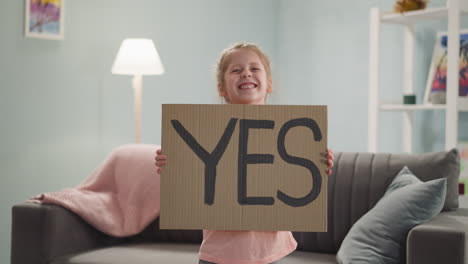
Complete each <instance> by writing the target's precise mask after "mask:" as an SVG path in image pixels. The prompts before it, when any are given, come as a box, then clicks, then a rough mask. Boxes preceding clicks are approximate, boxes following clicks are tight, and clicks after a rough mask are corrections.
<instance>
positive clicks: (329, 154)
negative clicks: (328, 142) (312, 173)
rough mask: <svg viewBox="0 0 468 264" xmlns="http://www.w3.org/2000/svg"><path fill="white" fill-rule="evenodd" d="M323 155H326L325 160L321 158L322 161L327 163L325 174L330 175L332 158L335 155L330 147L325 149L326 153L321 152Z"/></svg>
mask: <svg viewBox="0 0 468 264" xmlns="http://www.w3.org/2000/svg"><path fill="white" fill-rule="evenodd" d="M323 155H324V156H325V157H326V160H322V161H323V163H325V164H327V168H328V169H327V175H330V174H331V173H332V170H331V169H332V168H333V160H335V156H334V155H333V151H332V150H331V149H327V152H326V153H323Z"/></svg>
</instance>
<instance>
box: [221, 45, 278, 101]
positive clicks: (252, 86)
mask: <svg viewBox="0 0 468 264" xmlns="http://www.w3.org/2000/svg"><path fill="white" fill-rule="evenodd" d="M226 61H227V63H226V65H227V66H226V68H225V71H224V74H223V81H222V82H221V83H219V84H218V90H219V95H220V96H223V97H224V98H226V101H228V102H229V103H231V104H265V100H266V95H267V94H268V93H271V90H272V89H271V85H272V83H271V78H270V77H269V76H268V75H269V74H268V73H267V69H266V68H265V65H264V64H263V62H262V60H261V59H260V57H259V56H258V54H257V53H256V52H255V51H253V50H251V49H248V48H239V49H234V50H232V51H231V52H230V53H229V54H228V55H227V57H226Z"/></svg>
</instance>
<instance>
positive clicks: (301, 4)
mask: <svg viewBox="0 0 468 264" xmlns="http://www.w3.org/2000/svg"><path fill="white" fill-rule="evenodd" d="M393 3H394V1H388V0H369V1H339V0H330V1H310V0H282V1H280V7H279V9H280V18H279V38H278V39H279V42H278V61H277V62H276V63H277V64H278V65H279V70H278V75H277V78H279V79H278V82H277V83H278V84H279V85H278V86H279V87H277V88H278V89H277V93H278V94H277V98H279V101H280V102H281V103H284V104H326V105H328V109H329V116H328V122H329V130H328V140H329V146H330V147H331V148H332V149H335V150H339V151H366V150H367V113H368V112H367V102H368V101H367V100H368V96H367V95H368V76H369V75H368V59H369V56H368V52H369V9H370V8H371V7H380V8H381V9H382V10H391V8H392V6H393ZM443 5H445V1H444V0H435V1H430V4H429V7H431V6H438V7H440V6H443ZM461 24H462V26H464V27H465V28H466V27H468V19H467V17H464V18H463V19H462V23H461ZM437 30H444V31H445V30H447V25H446V23H441V22H440V21H439V22H431V23H428V22H425V23H422V24H417V25H416V47H415V54H416V55H415V76H414V78H415V90H416V94H417V98H418V101H419V102H420V100H422V98H423V94H424V87H425V84H426V78H427V74H428V71H429V64H430V62H431V57H432V49H433V46H434V41H435V34H436V31H437ZM381 38H382V40H381V54H380V55H381V64H380V65H381V71H380V84H381V89H380V93H381V98H386V99H387V100H390V101H399V100H400V101H401V100H402V99H401V94H402V92H401V84H402V76H401V72H402V71H401V68H402V66H403V28H402V27H401V26H398V25H383V26H382V33H381ZM278 76H279V77H278ZM380 116H381V120H380V126H379V127H380V129H381V131H380V139H381V140H380V141H379V145H380V146H379V151H385V152H401V151H402V143H401V121H402V118H401V113H396V112H390V113H388V112H383V113H382V114H381V115H380ZM444 116H445V113H444V112H442V111H427V112H424V113H416V115H415V124H416V125H415V133H414V139H413V140H414V151H415V152H423V151H440V150H443V149H444V144H445V143H444V142H445V140H444V137H445V121H444V120H445V118H444ZM460 120H461V122H460V127H459V134H460V138H461V139H464V140H466V139H468V132H466V131H468V113H462V114H461V115H460Z"/></svg>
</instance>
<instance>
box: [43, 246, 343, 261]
mask: <svg viewBox="0 0 468 264" xmlns="http://www.w3.org/2000/svg"><path fill="white" fill-rule="evenodd" d="M199 247H200V245H199V244H184V243H147V244H126V245H123V246H115V247H109V248H103V249H97V250H92V251H87V252H83V253H80V254H76V255H72V256H66V257H62V258H59V259H56V260H54V261H52V262H51V263H50V264H120V263H121V264H128V263H132V264H149V263H164V264H165V263H171V264H179V263H180V264H187V263H198V248H199ZM335 259H336V258H335V255H330V254H320V253H312V252H304V251H295V252H293V253H291V254H289V255H288V256H286V257H285V258H284V259H283V260H281V261H282V262H284V263H288V264H303V263H316V264H332V263H336V261H335Z"/></svg>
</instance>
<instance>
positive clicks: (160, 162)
mask: <svg viewBox="0 0 468 264" xmlns="http://www.w3.org/2000/svg"><path fill="white" fill-rule="evenodd" d="M154 160H155V161H156V162H155V163H154V165H156V166H157V167H158V170H157V172H158V173H159V174H160V173H161V171H162V169H163V167H164V165H166V164H167V156H166V155H163V154H161V149H158V150H156V157H154Z"/></svg>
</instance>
